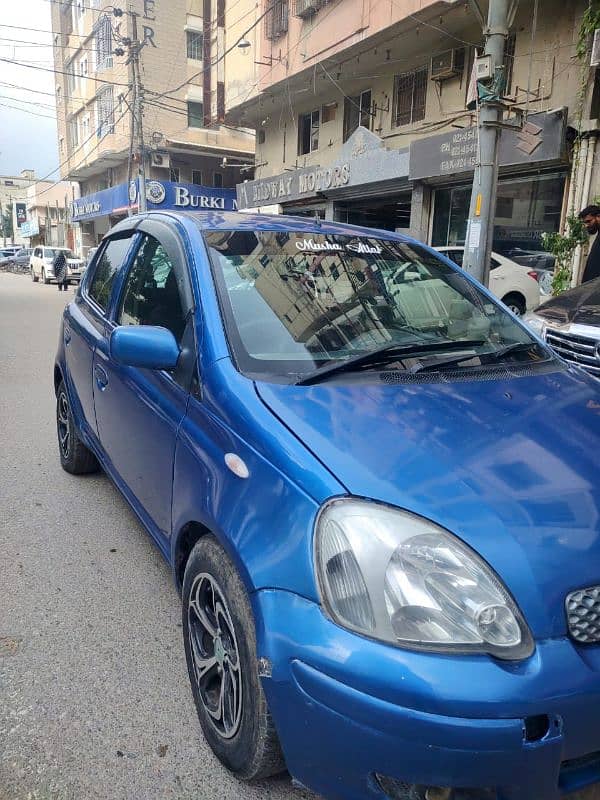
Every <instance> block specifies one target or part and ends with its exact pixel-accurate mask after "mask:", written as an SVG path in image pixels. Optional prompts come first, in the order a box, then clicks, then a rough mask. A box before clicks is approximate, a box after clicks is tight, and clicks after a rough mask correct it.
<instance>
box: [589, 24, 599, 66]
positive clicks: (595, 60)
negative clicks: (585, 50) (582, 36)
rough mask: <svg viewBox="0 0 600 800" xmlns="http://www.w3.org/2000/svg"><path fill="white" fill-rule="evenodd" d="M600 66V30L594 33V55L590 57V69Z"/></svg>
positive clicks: (597, 29)
mask: <svg viewBox="0 0 600 800" xmlns="http://www.w3.org/2000/svg"><path fill="white" fill-rule="evenodd" d="M598 66H600V28H596V30H595V31H594V39H593V41H592V55H591V57H590V67H598Z"/></svg>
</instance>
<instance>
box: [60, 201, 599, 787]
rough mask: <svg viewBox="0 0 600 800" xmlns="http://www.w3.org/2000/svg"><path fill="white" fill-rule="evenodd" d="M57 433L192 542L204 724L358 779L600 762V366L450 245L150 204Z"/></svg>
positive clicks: (575, 778) (80, 360)
mask: <svg viewBox="0 0 600 800" xmlns="http://www.w3.org/2000/svg"><path fill="white" fill-rule="evenodd" d="M54 386H55V390H56V399H57V405H56V408H57V431H58V443H59V452H60V460H61V463H62V466H63V468H64V469H65V470H67V471H68V472H71V473H85V472H90V471H93V470H95V469H98V468H99V467H101V468H102V469H103V470H105V471H106V473H107V474H108V475H109V476H110V477H111V479H112V480H113V481H114V483H115V484H116V486H117V487H118V489H119V490H120V491H121V492H122V493H123V495H124V496H125V498H126V499H127V500H128V502H129V503H130V504H131V507H132V508H133V510H134V511H135V512H136V514H137V515H138V517H139V519H140V520H141V522H142V523H143V525H144V526H145V528H146V529H147V531H148V532H149V534H150V535H151V536H152V538H153V539H154V541H155V542H156V545H157V546H158V548H159V549H160V551H161V552H162V554H163V555H164V557H165V558H166V559H167V561H168V562H169V564H170V566H171V568H172V571H173V577H174V580H175V582H176V585H177V587H178V588H179V590H180V592H181V597H182V614H183V633H184V636H183V638H184V647H185V654H186V658H187V664H188V669H189V676H190V682H191V688H192V694H193V697H194V701H195V704H196V708H197V712H198V717H199V721H200V725H201V727H202V729H203V732H204V735H205V737H206V739H207V741H208V743H209V745H210V747H211V748H212V749H213V751H214V752H215V753H216V755H217V756H218V757H219V759H220V760H221V761H222V763H223V764H224V765H225V766H226V767H227V768H228V769H229V770H231V771H232V772H233V773H234V774H235V775H237V776H238V777H239V778H241V779H245V780H252V779H257V778H262V777H265V776H267V775H271V774H274V773H277V772H279V771H281V770H283V769H287V770H289V772H290V774H291V775H292V776H293V778H295V779H296V781H297V782H298V783H300V784H303V785H305V786H307V787H309V788H311V789H312V790H314V791H316V792H319V793H320V794H321V795H323V796H325V797H327V798H340V799H342V800H359V799H360V800H363V799H364V800H367V798H373V799H374V800H376V799H377V798H379V799H380V800H385V798H393V800H398V799H401V800H449V799H450V798H461V799H462V798H464V797H469V798H486V800H491V799H492V798H495V799H496V800H557V798H559V797H561V796H562V795H563V794H565V793H568V792H570V791H573V790H575V789H578V788H581V787H583V786H587V785H590V784H592V783H594V782H598V781H600V491H599V485H598V477H599V474H600V470H599V468H600V456H599V454H600V392H599V390H598V384H597V382H594V381H593V380H592V379H591V378H590V377H589V376H588V375H586V373H584V372H582V371H581V370H580V369H579V368H578V367H576V366H574V365H572V364H568V363H566V362H565V361H563V360H562V359H561V358H560V356H558V355H557V354H555V353H553V352H552V351H551V350H550V349H548V347H547V346H546V345H545V344H544V342H543V341H542V340H540V339H538V338H537V337H536V336H535V334H533V333H531V332H530V331H528V330H527V328H526V327H524V326H523V325H522V324H521V323H520V322H519V321H518V320H517V319H516V318H515V317H514V316H513V315H512V314H511V313H510V312H508V311H507V310H506V308H504V307H503V306H502V305H501V304H499V303H498V302H497V301H496V300H495V299H494V297H493V296H492V295H491V294H490V293H489V292H488V291H487V290H486V289H484V288H482V287H481V286H480V285H479V284H477V283H476V282H474V281H473V280H472V279H471V278H470V277H468V276H467V275H466V274H465V273H464V272H462V271H461V270H460V269H458V268H457V267H456V265H454V264H453V263H452V262H450V261H449V260H448V259H446V258H444V257H443V256H441V255H440V254H439V253H436V252H435V251H433V250H431V249H430V248H428V247H426V246H424V245H422V244H420V243H418V242H415V241H412V240H410V239H408V238H406V237H403V236H400V235H397V234H393V233H389V232H384V231H374V230H369V229H362V228H356V227H353V226H349V225H341V224H336V223H325V222H320V221H319V220H310V219H294V218H292V217H266V216H254V215H248V214H239V215H238V214H234V213H231V214H230V213H221V212H204V213H196V214H194V213H189V214H188V213H183V212H182V213H170V212H169V213H162V212H155V213H149V214H146V215H140V216H135V217H131V218H129V219H127V220H124V221H123V222H120V223H119V224H118V225H117V226H116V227H114V228H113V229H112V231H111V232H110V233H109V234H108V235H107V236H106V238H105V239H104V241H103V242H102V244H101V246H100V247H99V249H98V252H97V253H96V254H95V256H94V258H93V260H92V263H91V264H90V267H89V269H88V270H87V271H86V274H85V277H84V279H83V281H82V285H81V286H80V288H79V290H78V291H77V294H76V296H75V297H74V299H73V301H72V302H71V303H70V304H69V305H68V306H67V308H66V309H65V312H64V317H63V324H62V329H61V333H60V342H59V347H58V355H57V358H56V363H55V368H54Z"/></svg>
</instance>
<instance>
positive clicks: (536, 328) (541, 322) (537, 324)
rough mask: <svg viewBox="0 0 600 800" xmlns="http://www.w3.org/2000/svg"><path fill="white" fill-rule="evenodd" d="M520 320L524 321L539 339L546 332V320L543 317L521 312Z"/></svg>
mask: <svg viewBox="0 0 600 800" xmlns="http://www.w3.org/2000/svg"><path fill="white" fill-rule="evenodd" d="M521 320H522V322H524V323H525V325H527V326H528V327H529V328H531V330H532V331H533V332H534V333H537V335H538V336H539V337H540V339H543V338H544V333H545V332H546V320H545V319H544V318H543V317H538V315H537V314H534V313H533V312H532V313H529V314H523V316H522V317H521Z"/></svg>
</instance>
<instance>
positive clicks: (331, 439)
mask: <svg viewBox="0 0 600 800" xmlns="http://www.w3.org/2000/svg"><path fill="white" fill-rule="evenodd" d="M256 387H257V392H258V395H259V397H260V398H261V399H262V401H263V402H264V403H265V404H266V405H267V407H268V408H269V409H270V410H271V411H272V413H273V414H274V415H275V416H276V417H278V418H279V420H280V421H281V422H282V423H283V424H284V425H286V426H287V427H288V428H289V429H290V430H291V431H292V432H294V434H295V435H296V436H297V437H298V439H299V440H300V441H301V442H303V443H304V445H305V446H306V447H307V448H308V449H309V450H311V451H312V453H313V454H314V455H315V456H316V457H317V458H318V459H319V460H320V461H321V462H322V463H323V464H324V465H325V466H326V467H327V468H328V469H329V470H330V472H331V473H333V475H334V476H335V477H336V478H337V479H338V480H339V481H340V482H341V483H342V484H343V485H344V486H345V487H346V489H347V491H348V493H349V494H352V495H355V496H360V497H367V498H371V499H374V500H377V501H380V502H384V503H388V504H390V505H393V506H396V507H399V508H404V509H408V510H409V511H412V512H414V513H416V514H420V515H421V516H424V517H427V518H428V519H431V520H433V521H434V522H436V523H437V524H439V525H441V526H442V527H444V528H446V529H448V530H450V531H451V532H453V533H454V534H456V535H457V536H460V537H461V538H462V539H463V540H464V541H466V542H467V543H468V544H469V545H471V547H473V548H474V549H475V550H477V551H478V552H479V553H480V554H481V555H482V556H483V557H484V558H485V559H486V560H487V561H488V563H490V564H491V565H492V566H493V567H494V569H495V570H496V571H497V572H498V574H499V575H500V576H501V577H502V579H503V580H504V581H505V583H506V585H507V586H508V588H509V590H510V591H511V592H512V593H513V595H514V596H515V598H516V600H517V602H518V603H519V605H520V606H521V609H522V611H523V613H524V614H525V616H526V618H527V620H528V622H529V624H530V626H531V628H532V630H533V632H534V635H536V636H537V637H540V638H543V637H549V636H560V635H564V633H565V631H566V622H565V614H564V600H565V595H566V594H567V593H568V592H570V591H572V590H573V589H576V588H581V587H585V586H591V585H595V584H600V491H599V481H598V468H599V457H598V453H600V393H599V392H598V389H597V386H596V387H595V386H594V382H593V381H591V379H589V378H587V376H584V375H582V374H580V373H579V372H573V371H571V370H566V369H565V370H561V371H557V372H554V373H550V374H543V375H537V376H533V377H521V378H513V379H507V380H487V381H469V382H456V383H430V384H414V385H406V384H404V385H393V384H392V385H390V384H386V383H376V384H366V383H363V382H360V383H342V382H328V383H323V384H320V385H316V386H287V385H277V384H266V383H258V384H257V385H256Z"/></svg>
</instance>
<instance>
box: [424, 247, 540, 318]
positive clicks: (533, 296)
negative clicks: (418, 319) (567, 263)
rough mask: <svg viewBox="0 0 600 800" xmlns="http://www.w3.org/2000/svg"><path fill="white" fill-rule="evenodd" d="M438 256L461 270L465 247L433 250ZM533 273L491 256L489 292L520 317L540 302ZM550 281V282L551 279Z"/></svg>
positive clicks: (535, 276) (504, 257)
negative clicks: (456, 265)
mask: <svg viewBox="0 0 600 800" xmlns="http://www.w3.org/2000/svg"><path fill="white" fill-rule="evenodd" d="M436 250H438V251H439V252H440V253H443V254H444V255H445V256H448V258H451V259H452V261H454V263H455V264H458V266H459V267H462V263H463V255H464V251H465V248H464V247H457V246H455V247H436ZM538 277H539V276H538V274H537V272H536V271H535V270H532V269H527V268H526V267H523V266H521V265H520V264H517V263H515V262H514V261H511V260H510V258H506V256H503V255H500V253H492V257H491V262H490V291H491V292H493V294H495V295H496V297H499V298H500V300H502V302H503V303H504V305H506V306H508V308H510V310H511V311H512V312H513V314H516V315H517V316H518V317H520V316H521V315H522V314H524V313H525V312H526V311H527V310H531V309H534V308H535V307H536V306H537V305H539V302H540V285H539V283H538ZM550 282H552V279H550Z"/></svg>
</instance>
